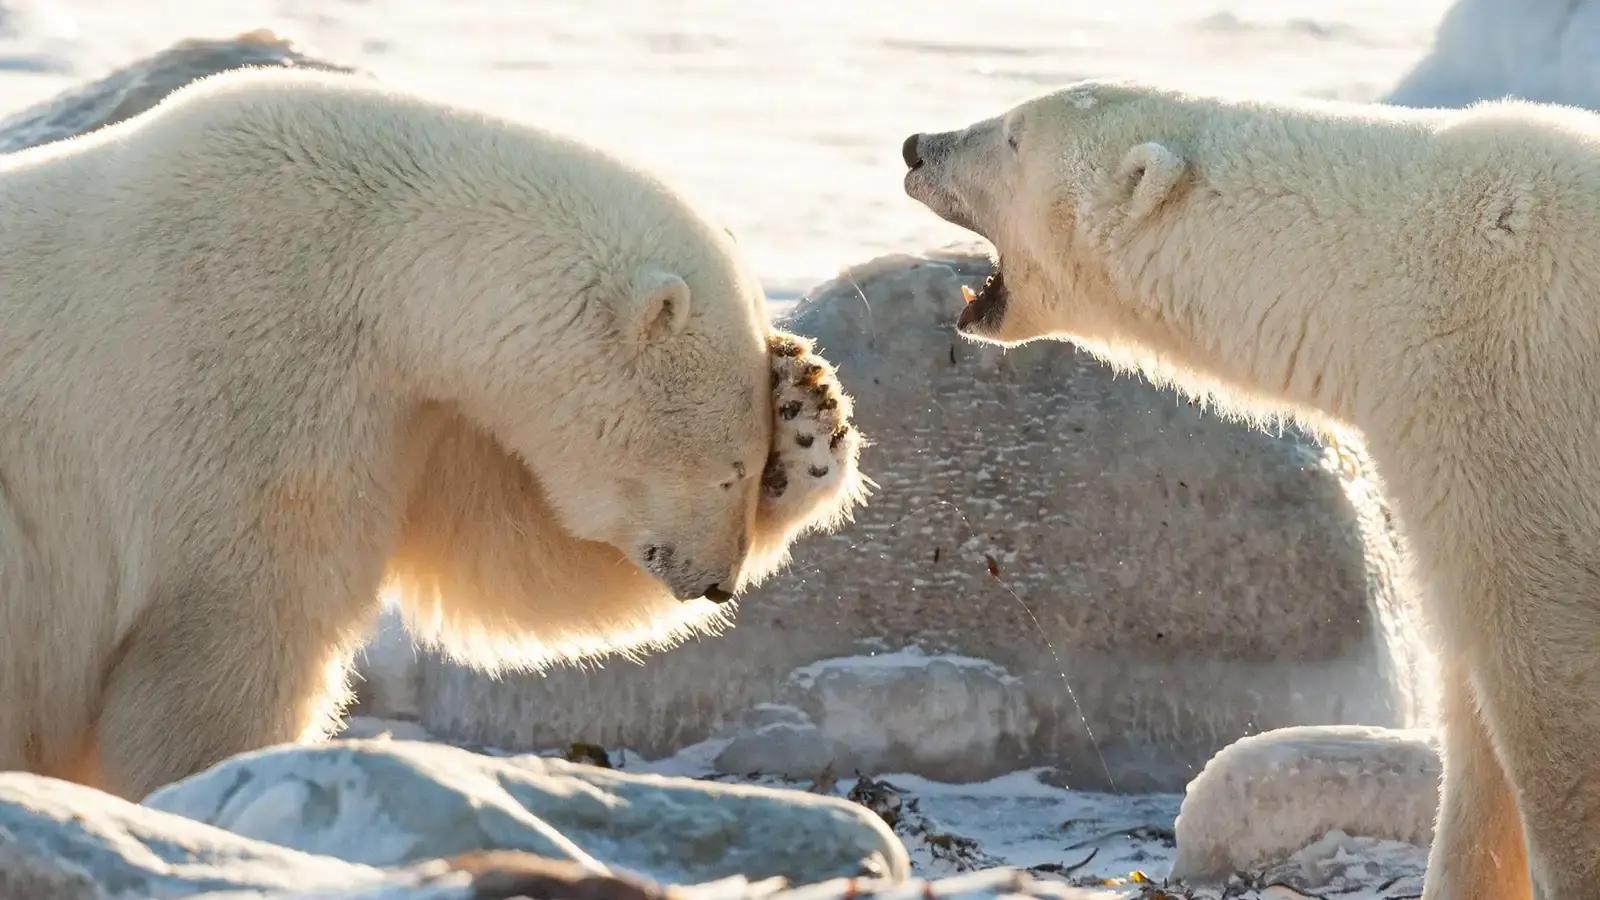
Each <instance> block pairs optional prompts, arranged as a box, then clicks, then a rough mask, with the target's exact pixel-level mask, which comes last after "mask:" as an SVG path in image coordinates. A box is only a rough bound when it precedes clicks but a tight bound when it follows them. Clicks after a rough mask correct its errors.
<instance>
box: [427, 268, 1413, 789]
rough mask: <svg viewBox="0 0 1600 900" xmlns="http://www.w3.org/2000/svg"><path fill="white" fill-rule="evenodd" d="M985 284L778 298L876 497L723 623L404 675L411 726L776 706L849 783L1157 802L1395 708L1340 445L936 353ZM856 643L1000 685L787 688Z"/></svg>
mask: <svg viewBox="0 0 1600 900" xmlns="http://www.w3.org/2000/svg"><path fill="white" fill-rule="evenodd" d="M987 272H988V265H987V262H986V260H984V259H983V258H981V257H978V256H975V255H973V254H971V253H960V252H951V253H942V254H930V255H926V256H920V257H912V256H898V257H889V258H884V259H880V260H876V261H874V262H871V263H868V264H866V265H862V266H858V267H855V268H854V269H852V270H850V271H849V272H847V273H845V274H844V275H843V276H841V277H840V278H838V279H836V280H835V281H832V282H829V283H828V284H825V285H822V286H821V287H818V288H817V289H816V290H815V291H813V292H812V294H811V296H810V298H809V299H808V300H806V301H803V302H802V303H801V304H800V305H799V307H798V308H797V309H796V310H795V312H794V314H793V316H792V318H791V320H790V321H788V322H787V323H786V325H787V327H790V328H792V329H794V330H796V331H799V332H801V333H805V334H810V335H813V336H815V337H816V338H817V339H818V341H819V343H820V345H821V347H822V348H823V350H824V352H825V353H827V355H828V358H829V359H831V360H834V361H835V362H837V363H838V364H839V367H840V373H841V374H840V377H841V379H842V380H843V381H844V383H845V384H846V386H847V387H848V388H849V390H850V391H851V392H852V393H853V394H854V395H855V396H856V397H857V399H858V404H857V406H858V408H859V411H860V424H861V426H862V429H863V431H864V432H865V434H866V435H867V436H868V437H869V438H870V439H871V441H872V444H871V446H869V447H868V448H867V449H865V450H864V451H863V454H862V468H863V471H864V472H866V474H868V475H869V476H871V477H872V478H874V479H876V480H877V481H878V483H879V484H880V486H881V487H880V489H879V490H878V491H877V492H876V493H875V495H874V497H873V499H872V501H871V502H870V503H869V504H868V505H867V507H866V508H865V509H864V510H862V511H861V512H860V513H859V514H858V515H857V519H856V522H855V524H853V525H852V526H850V527H848V528H845V529H843V530H842V531H841V532H839V533H838V534H834V535H828V536H814V537H810V538H807V539H805V540H803V541H801V542H800V544H799V545H797V546H796V548H795V551H794V561H793V563H792V565H791V566H790V568H789V570H788V571H787V572H785V573H782V574H781V575H779V576H777V577H775V578H774V579H772V580H771V581H769V582H768V583H767V584H765V585H763V586H762V587H761V588H759V589H758V590H756V591H754V592H752V593H751V594H750V595H749V596H748V597H746V598H745V599H743V600H742V602H741V604H740V609H739V613H738V627H736V628H735V629H733V630H732V631H730V632H729V633H728V634H726V635H723V636H721V637H718V638H716V639H715V641H714V642H711V641H707V642H695V643H691V644H689V645H687V646H685V647H682V648H679V649H677V650H674V651H671V652H668V653H664V654H656V655H652V656H651V657H649V658H648V659H646V660H644V661H643V663H642V665H640V666H632V665H627V664H618V665H613V666H610V667H608V668H606V669H604V670H600V671H583V672H573V671H556V672H551V673H548V674H546V675H542V676H507V677H503V678H499V679H489V678H486V677H484V676H481V675H479V674H477V673H474V672H471V671H469V670H465V669H461V668H459V667H455V666H452V665H450V664H448V663H444V662H441V661H439V660H436V659H432V658H424V659H423V661H422V680H423V686H422V693H421V698H420V704H421V717H422V722H423V724H425V725H426V726H427V727H428V728H429V730H430V731H433V732H434V733H436V734H439V735H441V736H445V737H447V738H451V739H457V740H464V741H470V742H474V743H479V744H487V745H494V746H502V747H511V748H537V747H548V746H554V745H562V744H564V743H566V742H568V741H572V740H587V741H595V742H598V743H602V744H605V745H608V746H626V747H630V748H633V749H635V750H637V751H639V752H641V753H643V754H646V755H647V756H651V757H659V756H665V755H668V754H670V753H673V752H675V751H676V750H678V749H680V748H683V747H685V746H687V745H691V744H695V743H697V742H699V741H701V740H704V739H705V738H707V737H708V736H709V735H712V734H717V733H719V729H724V728H725V727H726V725H727V723H729V722H734V721H737V720H738V719H739V717H740V716H741V714H742V713H743V712H744V711H745V710H747V709H750V708H751V707H753V706H755V705H756V704H760V703H770V702H775V701H777V702H787V703H791V704H793V705H796V706H799V707H801V708H803V709H805V710H806V711H807V712H808V713H809V714H810V715H811V717H812V718H813V720H814V721H815V722H816V724H817V727H818V728H820V729H821V730H822V731H823V733H824V734H825V735H827V736H829V737H832V738H834V739H837V740H840V741H842V742H844V743H845V744H847V745H849V746H850V749H851V750H852V751H854V752H855V753H857V754H858V755H859V756H860V757H861V759H862V763H863V765H866V766H869V767H881V768H882V769H885V770H895V771H909V772H913V773H922V774H928V775H930V776H934V777H961V778H965V779H983V778H988V777H992V776H995V775H999V774H1001V773H1003V772H1005V771H1008V770H1010V769H1014V768H1018V767H1022V766H1033V765H1056V766H1059V767H1061V768H1062V769H1063V770H1064V771H1065V772H1066V778H1067V781H1068V782H1069V783H1071V784H1073V785H1074V786H1077V787H1083V788H1101V787H1109V786H1112V785H1115V786H1116V787H1117V788H1119V789H1123V790H1130V789H1131V790H1177V789H1179V788H1180V787H1181V786H1182V785H1183V784H1185V783H1187V782H1188V781H1189V779H1190V778H1192V777H1193V776H1194V773H1195V772H1196V771H1197V770H1198V769H1199V767H1200V766H1201V765H1203V764H1204V762H1205V760H1207V759H1208V758H1209V757H1210V756H1211V754H1212V753H1214V752H1216V751H1217V750H1218V749H1220V748H1222V747H1223V746H1226V745H1227V744H1228V743H1230V742H1231V741H1233V740H1235V739H1236V738H1238V737H1240V736H1241V735H1244V734H1247V733H1250V732H1252V731H1255V730H1259V729H1262V728H1273V727H1280V726H1284V725H1294V724H1305V723H1324V722H1334V723H1365V724H1381V725H1411V724H1414V723H1416V722H1418V721H1422V720H1424V719H1425V717H1426V716H1427V714H1428V711H1427V704H1426V700H1425V698H1427V697H1429V696H1432V693H1431V691H1429V690H1427V689H1426V685H1425V675H1424V674H1423V673H1425V672H1427V671H1429V670H1430V666H1431V663H1430V662H1429V661H1428V659H1427V656H1426V653H1425V651H1424V650H1423V648H1422V645H1421V643H1420V642H1419V641H1418V640H1417V639H1416V628H1415V626H1414V624H1413V622H1412V618H1411V616H1412V613H1411V612H1410V610H1409V609H1407V608H1406V606H1405V604H1403V603H1402V602H1401V601H1402V594H1401V590H1400V579H1399V575H1398V572H1399V554H1398V552H1397V549H1396V541H1395V538H1394V536H1393V534H1392V532H1391V530H1390V527H1389V524H1388V520H1387V514H1386V512H1385V510H1384V507H1383V504H1382V502H1381V501H1380V500H1379V499H1378V497H1377V495H1376V491H1375V490H1374V489H1373V486H1372V484H1373V483H1372V480H1371V479H1370V478H1368V477H1367V471H1366V469H1365V468H1364V464H1363V462H1362V459H1361V456H1360V453H1359V450H1358V448H1354V447H1334V448H1326V449H1325V448H1322V447H1320V446H1318V445H1316V444H1314V443H1312V442H1311V441H1309V440H1307V439H1306V438H1304V437H1303V436H1301V435H1299V434H1298V433H1296V432H1293V431H1287V432H1284V433H1282V434H1276V433H1269V432H1266V431H1262V430H1257V429H1252V428H1250V427H1247V426H1245V425H1242V424H1238V423H1234V422H1229V421H1225V420H1223V419H1222V418H1220V417H1217V416H1214V415H1208V414H1205V413H1203V412H1201V411H1200V410H1199V409H1197V408H1195V407H1193V406H1191V405H1189V404H1187V403H1184V402H1182V401H1181V400H1179V399H1178V398H1177V397H1175V396H1174V395H1173V394H1172V393H1170V392H1167V391H1163V390H1160V389H1157V388H1154V387H1152V386H1150V385H1149V384H1147V383H1145V382H1144V381H1142V380H1139V379H1133V378H1128V377H1117V376H1115V375H1114V374H1113V373H1112V372H1111V371H1110V370H1109V369H1107V368H1106V367H1104V366H1103V365H1101V364H1099V363H1098V362H1095V361H1094V360H1092V359H1090V358H1089V357H1087V356H1086V355H1084V354H1081V353H1078V352H1076V351H1074V350H1073V348H1071V347H1070V346H1067V345H1065V344H1054V343H1039V344H1034V345H1029V346H1025V347H1020V348H1014V349H1011V350H1009V351H1006V350H1001V349H999V348H994V347H985V346H979V345H976V344H973V343H970V342H968V341H964V340H962V339H961V338H959V337H958V336H957V335H956V334H955V332H954V330H953V328H952V322H953V320H954V318H955V316H956V314H957V312H958V310H959V309H960V307H961V302H962V301H961V299H960V291H959V286H960V285H961V284H963V283H966V284H976V283H977V282H978V281H980V280H981V279H982V278H983V277H984V276H985V275H986V274H987ZM991 573H992V574H991ZM874 640H878V641H880V643H879V644H878V647H879V649H892V648H899V647H908V646H914V647H922V648H924V649H925V650H926V651H927V655H928V656H929V657H935V656H941V655H948V656H957V657H964V658H977V659H982V660H989V661H992V662H993V664H994V665H995V666H996V667H998V668H999V669H1003V670H1004V671H1005V672H1007V673H1009V674H1010V675H1011V676H1012V677H1014V678H1015V679H1016V681H1015V682H1014V683H1004V684H1002V683H1000V682H998V681H995V682H983V681H982V679H981V678H980V679H978V680H974V678H973V675H974V672H973V671H972V670H966V671H963V672H962V673H961V675H962V677H961V678H960V679H956V678H954V677H953V676H952V673H951V672H950V671H949V670H948V669H944V668H942V667H938V666H928V665H924V666H923V667H921V668H918V669H915V670H907V671H905V672H897V673H894V676H893V680H891V681H889V682H884V683H879V682H874V681H868V680H865V679H864V676H863V677H858V676H857V675H855V674H850V675H848V677H847V676H845V675H840V676H838V678H839V679H841V680H840V681H838V682H832V681H829V680H827V679H822V680H817V681H816V682H815V683H814V684H813V687H812V689H811V690H809V691H800V690H797V688H796V685H795V684H794V683H793V682H792V681H791V680H790V678H789V675H790V672H791V671H793V670H796V669H801V668H803V667H805V666H807V665H809V664H811V663H813V662H815V661H817V660H822V659H835V658H844V657H862V656H866V655H867V654H868V653H869V652H870V650H871V642H872V641H874ZM876 677H877V676H874V678H876ZM846 681H848V682H850V683H849V684H848V685H847V684H846ZM957 682H960V685H959V689H957ZM857 703H869V704H875V705H872V706H871V707H870V711H869V712H863V713H859V714H856V713H852V712H851V711H850V710H849V709H847V708H846V707H847V706H849V705H852V704H857ZM918 717H923V718H922V720H921V722H920V724H919V722H918V721H917V720H918ZM946 728H949V729H952V730H951V731H950V732H949V734H950V736H949V737H946V736H944V735H945V732H944V729H946ZM1091 733H1092V734H1094V735H1095V736H1097V737H1098V738H1099V740H1098V742H1097V741H1095V740H1091V738H1090V737H1089V735H1090V734H1091ZM1102 757H1103V758H1104V760H1105V764H1104V766H1102V763H1101V759H1102Z"/></svg>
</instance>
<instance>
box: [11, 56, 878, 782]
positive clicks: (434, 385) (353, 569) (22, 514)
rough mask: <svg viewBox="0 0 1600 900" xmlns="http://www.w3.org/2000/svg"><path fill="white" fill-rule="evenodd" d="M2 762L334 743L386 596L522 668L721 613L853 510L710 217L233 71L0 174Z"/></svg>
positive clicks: (344, 85)
mask: <svg viewBox="0 0 1600 900" xmlns="http://www.w3.org/2000/svg"><path fill="white" fill-rule="evenodd" d="M0 222H3V227H0V322H4V323H5V325H4V328H3V329H0V768H6V769H17V768H20V769H28V770H32V771H37V772H43V773H47V774H53V775H58V776H62V777H68V778H72V779H74V780H79V781H83V782H87V783H90V784H95V785H98V786H101V787H104V788H106V789H109V790H112V791H114V792H116V793H119V794H122V795H125V796H130V797H138V796H142V795H143V794H145V793H146V792H148V791H149V790H151V789H152V788H155V787H157V786H159V785H161V784H164V783H166V782H169V781H171V780H173V779H175V778H178V777H180V776H183V775H185V774H188V773H190V772H193V771H195V770H197V769H199V768H202V767H204V766H206V765H208V764H210V763H212V762H215V761H216V760H218V759H220V758H222V757H225V756H227V755H230V754H232V753H235V752H238V751H242V750H246V749H250V748H255V747H259V746H262V745H265V744H270V743H274V742H281V741H289V740H294V739H300V738H307V737H312V736H316V735H318V734H321V733H323V732H324V731H325V730H326V729H327V728H328V726H329V725H330V724H331V721H332V719H333V718H335V717H336V715H337V712H338V709H339V706H340V703H341V702H342V698H343V696H344V694H345V693H346V692H345V690H344V683H345V677H346V668H347V664H348V662H349V658H350V655H351V653H352V651H353V650H354V649H355V648H356V646H357V644H358V643H359V642H360V640H361V639H362V637H363V636H364V634H365V633H366V632H367V630H368V629H369V627H370V626H371V624H372V623H373V622H374V620H375V618H376V615H377V613H378V610H379V595H380V590H387V591H389V592H390V593H391V594H392V595H393V596H394V597H395V598H397V600H398V601H399V603H400V604H401V605H402V607H403V609H404V611H405V612H406V614H407V617H408V620H409V622H410V624H411V626H412V627H413V629H414V630H415V631H416V632H417V633H418V634H419V635H420V636H421V637H423V638H424V639H425V640H429V641H432V642H435V643H436V644H438V645H441V646H442V647H444V648H445V649H447V650H449V651H450V652H452V653H454V654H456V655H457V656H459V657H461V658H463V659H465V660H467V661H469V662H472V663H475V664H479V665H484V666H508V665H516V666H532V667H537V666H542V665H547V664H549V663H552V662H556V661H561V660H574V659H581V658H585V657H590V656H594V655H597V654H603V653H613V652H630V651H634V650H639V649H646V648H649V647H652V646H655V645H661V644H666V643H670V642H672V641H674V640H677V639H679V638H681V637H682V636H684V635H686V634H689V633H692V632H695V631H705V630H715V629H716V628H718V627H720V626H721V625H723V624H725V622H726V615H727V609H728V607H726V606H720V605H719V604H720V603H721V602H723V601H727V600H729V599H731V598H732V597H733V595H734V594H735V593H736V592H737V591H738V590H740V589H741V587H742V586H744V585H747V584H750V583H752V582H753V581H754V580H756V579H758V578H759V577H761V576H762V575H763V574H764V573H766V572H768V571H770V570H772V569H773V568H774V567H775V566H777V565H778V564H779V563H780V562H781V561H782V559H783V557H784V554H785V551H786V549H787V548H788V546H789V545H790V543H791V541H792V540H793V539H794V538H795V537H796V536H797V535H798V534H800V533H802V532H804V531H806V530H810V529H814V528H823V527H829V526H832V525H834V524H836V523H837V522H839V521H840V519H841V518H842V517H844V516H845V515H847V514H848V512H849V510H850V508H851V506H852V505H853V504H854V503H855V502H856V501H857V500H859V499H860V496H861V493H862V485H863V483H864V480H863V479H862V478H861V477H860V476H859V475H858V473H857V470H856V453H857V449H858V447H859V441H860V438H859V436H858V435H857V433H856V432H855V430H854V429H853V427H852V426H851V423H850V401H849V398H848V397H847V396H845V395H844V394H843V392H842V391H841V390H840V388H839V385H838V382H837V379H836V378H835V374H834V371H833V369H832V367H830V366H829V365H828V364H827V363H826V361H824V360H822V359H821V358H820V357H819V356H817V355H816V354H815V353H814V352H813V350H812V348H811V347H810V346H809V344H808V343H807V342H805V341H804V340H803V339H800V338H797V337H795V336H792V335H784V334H781V333H777V332H772V331H769V330H768V328H767V326H766V316H765V313H764V310H763V297H762V293H761V291H760V289H759V287H758V285H757V284H756V282H755V280H754V279H753V278H752V277H751V275H750V273H749V272H748V271H747V270H746V268H745V266H744V264H743V263H742V262H741V261H740V259H739V255H738V253H737V251H736V248H735V247H734V245H733V244H732V241H731V237H730V236H729V235H727V234H726V233H725V232H724V231H723V230H722V229H720V228H718V227H715V226H714V225H712V224H710V223H708V222H707V220H706V219H705V218H703V217H702V216H701V215H699V214H698V213H696V211H695V210H694V209H692V208H691V207H690V205H689V204H688V203H687V202H686V201H685V200H684V199H683V198H682V197H680V196H679V195H678V194H676V193H674V192H673V191H672V190H670V189H669V188H667V187H666V186H664V185H662V184H661V183H659V182H658V181H657V180H655V179H654V178H652V177H651V176H649V175H647V174H644V173H642V172H640V171H638V170H637V169H635V168H632V167H630V166H628V165H625V164H623V163H621V162H619V161H617V160H615V159H612V158H610V157H607V156H605V155H602V154H600V153H598V152H596V151H594V150H592V149H589V148H586V147H584V146H580V145H578V144H576V143H573V142H571V141H569V140H566V139H562V138H559V137H556V136H554V135H550V134H546V133H543V132H540V131H536V130H534V129H531V128H527V127H523V126H519V125H516V124H512V123H509V122H505V121H499V120H496V119H493V118H490V117H486V116H483V115H479V114H473V113H468V112H464V111H459V110H455V109H451V108H448V107H445V106H442V105H437V104H433V103H429V102H425V101H422V100H419V99H415V98H411V97H407V96H403V95H401V94H397V93H393V92H389V91H385V90H382V89H380V88H378V87H376V86H374V85H372V84H370V83H368V82H366V81H365V80H361V79H356V78H352V77H348V76H340V75H331V74H312V73H305V72H292V71H285V70H259V71H251V72H235V73H230V74H225V75H221V76H217V77H215V78H211V79H208V80H205V81H203V82H200V83H197V84H195V85H193V86H191V87H188V88H185V89H183V90H181V91H179V92H177V93H176V94H174V95H173V96H172V97H171V98H169V99H168V100H167V101H165V102H164V103H162V104H161V105H160V106H159V107H158V108H156V109H155V110H153V111H151V112H149V113H147V114H145V115H142V116H139V117H137V118H135V119H132V120H130V121H128V122H125V123H122V124H119V125H116V126H112V127H109V128H106V129H103V130H100V131H97V132H95V133H92V134H90V135H88V136H85V137H82V138H79V139H75V140H72V141H69V142H64V143H60V144H53V145H47V146H44V147H40V148H37V149H33V150H29V151H25V152H22V153H19V154H16V155H13V156H7V157H0Z"/></svg>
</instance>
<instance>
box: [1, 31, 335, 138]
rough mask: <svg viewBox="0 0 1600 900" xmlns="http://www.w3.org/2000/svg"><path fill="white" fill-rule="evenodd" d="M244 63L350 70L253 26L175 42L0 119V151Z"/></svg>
mask: <svg viewBox="0 0 1600 900" xmlns="http://www.w3.org/2000/svg"><path fill="white" fill-rule="evenodd" d="M245 66H294V67H299V68H312V69H325V70H333V71H340V72H349V71H352V70H351V69H349V68H346V67H345V66H341V65H338V64H336V63H331V62H327V61H324V60H320V59H314V58H312V57H309V56H306V55H305V54H303V53H301V52H300V51H298V50H296V49H295V48H294V46H293V45H292V44H291V43H290V42H289V41H287V40H284V39H283V38H280V37H278V36H277V35H275V34H273V33H272V32H270V31H252V32H249V33H246V34H241V35H238V36H236V37H233V38H228V39H226V40H202V39H198V38H195V39H190V40H185V41H180V42H178V43H177V44H174V45H173V46H172V47H169V48H168V49H166V50H163V51H161V52H160V53H157V54H156V55H154V56H151V57H148V58H146V59H141V60H139V61H137V62H135V63H133V64H131V65H128V66H125V67H123V68H121V69H118V70H116V71H114V72H112V73H111V74H109V75H107V76H105V77H104V78H101V79H100V80H99V81H95V82H91V83H90V84H87V85H84V86H83V87H80V88H77V89H75V90H72V91H68V92H67V93H64V94H62V95H60V96H57V97H52V98H50V99H49V100H47V101H45V102H44V103H41V104H39V105H37V106H33V107H30V108H28V109H25V110H22V111H21V112H18V113H14V114H12V115H9V116H7V117H5V118H4V119H0V153H3V152H9V151H13V150H21V149H24V148H26V147H33V146H36V145H38V144H45V143H49V142H51V141H59V140H63V139H65V138H69V137H72V136H73V135H78V134H84V133H86V132H90V131H93V130H95V129H96V128H102V127H104V126H106V125H113V124H115V123H117V122H121V121H122V120H124V119H127V118H130V117H132V116H135V115H138V114H139V113H141V112H144V111H145V110H147V109H149V108H150V107H152V106H154V105H156V104H157V103H159V102H161V99H162V98H163V97H165V96H166V95H168V94H170V93H172V92H173V91H175V90H177V89H178V88H180V87H183V86H184V85H185V84H188V83H189V82H191V81H194V80H196V79H199V78H204V77H206V76H207V75H214V74H216V73H218V72H222V71H226V70H228V69H238V68H243V67H245Z"/></svg>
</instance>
